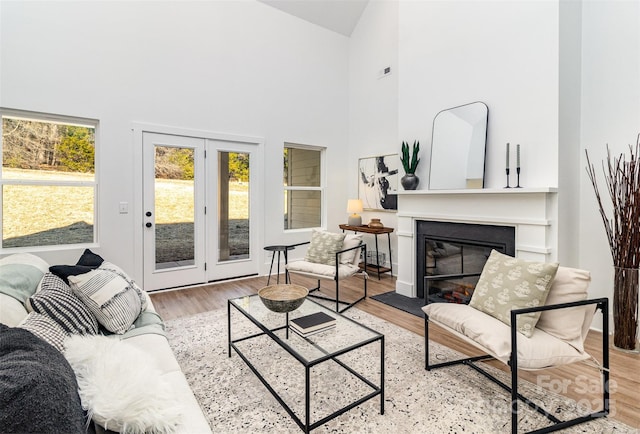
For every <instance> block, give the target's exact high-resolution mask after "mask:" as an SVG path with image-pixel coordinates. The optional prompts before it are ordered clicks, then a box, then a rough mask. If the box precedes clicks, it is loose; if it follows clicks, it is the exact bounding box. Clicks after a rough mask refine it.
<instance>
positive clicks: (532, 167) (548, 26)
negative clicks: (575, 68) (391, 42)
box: [398, 1, 558, 188]
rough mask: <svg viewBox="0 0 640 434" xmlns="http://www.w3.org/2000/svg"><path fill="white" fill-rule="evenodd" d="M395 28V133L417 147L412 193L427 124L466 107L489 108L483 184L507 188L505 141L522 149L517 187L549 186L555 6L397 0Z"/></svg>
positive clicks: (554, 127)
mask: <svg viewBox="0 0 640 434" xmlns="http://www.w3.org/2000/svg"><path fill="white" fill-rule="evenodd" d="M398 27H399V31H400V36H399V63H400V67H399V70H400V84H399V118H400V123H399V132H400V135H401V136H402V137H403V138H406V139H408V140H411V141H413V139H418V140H420V143H421V144H424V151H425V152H424V157H423V158H422V162H421V164H420V166H419V167H418V173H417V174H418V176H420V178H421V183H420V186H419V187H418V188H427V185H428V182H427V180H428V161H429V158H428V151H429V149H430V146H431V132H432V123H433V118H434V117H435V115H436V114H437V113H438V112H439V111H441V110H443V109H447V108H450V107H455V106H458V105H462V104H466V103H470V102H474V101H483V102H485V103H486V104H487V106H488V107H489V124H488V137H487V157H486V172H485V173H486V175H485V187H488V188H501V187H503V186H504V185H505V183H506V175H505V146H506V143H507V142H510V143H511V144H512V149H514V148H513V146H514V144H517V143H520V144H521V147H522V173H521V178H520V180H521V182H520V183H521V185H523V186H526V187H532V188H535V187H556V186H557V185H558V175H557V160H558V159H557V155H558V150H557V149H558V148H557V146H558V4H557V2H556V1H548V2H520V1H518V2H502V1H497V2H493V1H482V2H477V1H454V2H451V1H417V2H412V1H402V2H400V10H399V26H398ZM511 154H512V156H514V154H515V153H514V152H512V153H511ZM514 157H515V156H514ZM513 165H515V158H514V159H512V167H513ZM513 182H515V177H513V176H512V183H513Z"/></svg>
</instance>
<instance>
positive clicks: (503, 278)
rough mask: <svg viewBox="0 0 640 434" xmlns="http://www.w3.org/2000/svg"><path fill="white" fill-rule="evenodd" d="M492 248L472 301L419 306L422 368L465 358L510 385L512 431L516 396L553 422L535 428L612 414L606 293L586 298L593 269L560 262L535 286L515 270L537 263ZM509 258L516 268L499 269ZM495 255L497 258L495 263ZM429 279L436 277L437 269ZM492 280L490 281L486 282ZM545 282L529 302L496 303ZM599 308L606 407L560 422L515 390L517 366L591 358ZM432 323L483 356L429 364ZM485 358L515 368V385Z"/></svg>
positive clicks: (515, 422) (564, 425)
mask: <svg viewBox="0 0 640 434" xmlns="http://www.w3.org/2000/svg"><path fill="white" fill-rule="evenodd" d="M494 253H496V252H492V255H491V256H490V258H489V260H488V261H487V264H486V265H485V267H484V269H483V271H482V275H481V277H480V281H478V285H477V286H476V289H475V291H476V292H479V293H481V294H479V295H477V296H476V292H474V295H473V297H472V299H471V303H470V304H469V305H464V304H455V303H431V304H427V305H426V306H424V307H423V308H422V310H423V311H424V313H425V369H426V370H428V371H430V370H432V369H436V368H442V367H446V366H451V365H456V364H464V365H467V366H469V367H471V368H473V369H474V370H476V371H478V372H480V373H481V374H482V375H484V376H485V377H487V378H488V379H490V380H492V381H494V382H495V383H496V384H498V385H499V386H501V387H502V388H503V389H505V390H507V391H509V392H511V395H512V397H511V432H512V433H514V434H515V433H517V430H518V401H522V402H524V403H525V404H527V405H528V406H529V407H531V408H533V409H534V410H535V411H537V412H538V413H540V414H542V415H544V416H545V417H547V418H548V419H549V420H550V421H551V422H552V423H553V424H552V425H551V426H547V427H545V428H542V429H541V430H539V431H534V432H551V431H557V430H560V429H564V428H567V427H569V426H573V425H576V424H579V423H583V422H587V421H589V420H592V419H594V418H598V417H604V416H606V415H607V414H609V352H608V351H609V341H608V299H607V298H598V299H593V300H587V289H588V286H589V282H590V280H591V278H590V275H589V272H587V271H584V270H578V269H573V268H567V267H557V272H555V276H552V277H551V280H550V282H548V283H544V281H545V278H540V277H539V278H538V281H537V283H536V281H535V280H534V281H533V285H529V286H527V284H526V283H523V282H522V280H519V279H516V278H515V277H516V275H517V274H518V273H519V272H523V270H526V269H527V267H528V266H529V265H530V264H535V263H532V262H528V261H521V260H517V259H515V258H510V257H506V256H505V255H501V254H498V255H500V256H502V258H497V255H495V256H496V258H494ZM505 257H506V258H509V259H506V263H508V264H509V265H510V266H513V267H515V269H516V272H513V273H511V271H509V270H508V269H502V268H500V267H501V266H502V265H504V264H500V263H499V260H504V258H505ZM492 258H494V259H496V260H498V263H496V261H495V260H492ZM545 265H547V264H545ZM555 265H556V266H557V264H555ZM536 266H537V265H535V266H534V269H535V267H536ZM552 274H553V273H552ZM427 278H428V279H429V280H436V279H437V278H438V276H428V277H427ZM427 278H425V279H427ZM540 282H543V283H542V284H541V283H540ZM487 283H488V284H489V285H486V286H482V285H485V284H487ZM542 286H545V287H546V291H547V293H546V295H544V296H542V299H541V302H540V303H539V302H538V301H540V300H533V301H531V300H528V301H526V302H525V306H521V307H519V308H514V306H513V304H511V301H508V302H505V303H503V304H505V305H506V306H505V307H506V309H507V311H506V316H505V315H503V314H499V313H497V311H496V309H494V307H493V305H495V304H499V303H501V301H500V300H502V301H504V300H505V297H506V296H505V294H506V293H509V292H513V291H515V292H516V293H517V292H518V291H519V290H520V289H522V288H526V289H527V290H528V291H530V292H531V293H532V294H536V293H538V292H539V290H541V289H542V288H541V287H542ZM522 292H527V291H522ZM520 295H521V294H520ZM474 298H475V299H476V300H475V303H474ZM516 304H517V303H516ZM509 308H511V310H509ZM596 309H599V310H600V311H601V312H602V316H603V331H602V354H603V357H602V364H601V367H600V371H601V375H602V394H603V397H602V403H603V408H602V409H601V410H599V411H595V412H593V413H591V414H587V415H583V416H579V417H577V418H574V419H571V420H567V421H562V420H560V419H558V418H557V417H556V416H555V415H553V414H550V413H549V412H547V411H546V410H545V409H544V408H542V407H540V406H539V405H537V404H535V403H533V402H532V401H531V400H529V399H528V398H526V397H524V396H522V395H521V394H520V393H518V370H519V369H524V370H537V369H545V368H551V367H557V366H561V365H566V364H569V363H574V362H580V361H585V360H588V359H592V360H595V359H594V358H593V357H591V356H590V355H589V354H588V353H586V352H585V350H584V340H585V339H586V336H587V333H588V331H589V327H590V325H591V321H592V319H593V316H594V314H595V311H596ZM507 317H508V318H507ZM532 321H533V322H532ZM431 323H433V324H437V325H438V326H440V327H441V328H443V329H444V330H446V331H447V332H449V333H452V334H453V335H455V336H457V337H459V338H461V339H463V340H464V341H466V342H468V343H470V344H472V345H473V346H475V347H477V348H479V349H480V350H482V351H483V352H484V353H486V355H483V356H477V357H469V358H464V359H460V360H452V361H446V362H441V363H436V364H432V363H431V362H430V361H429V325H430V324H431ZM531 324H533V326H531ZM487 359H497V360H499V361H501V362H502V363H505V364H506V365H508V366H509V367H510V370H511V386H510V387H509V386H508V385H506V384H504V383H503V382H501V381H500V380H499V379H497V378H495V377H494V376H493V375H492V374H491V373H489V372H488V371H486V370H485V369H483V368H481V367H480V366H479V364H477V363H475V362H478V361H482V360H487Z"/></svg>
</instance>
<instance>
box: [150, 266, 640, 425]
mask: <svg viewBox="0 0 640 434" xmlns="http://www.w3.org/2000/svg"><path fill="white" fill-rule="evenodd" d="M273 279H274V277H273V276H272V278H271V281H272V283H273ZM280 280H281V281H282V280H283V279H282V278H281V279H280ZM266 282H267V279H266V277H255V278H249V279H242V280H236V281H227V282H220V283H214V284H210V285H206V286H199V287H193V288H185V289H180V290H171V291H164V292H154V293H152V294H151V298H152V300H153V303H154V305H155V307H156V309H157V310H158V313H160V315H161V316H162V317H163V318H164V319H165V320H168V319H172V318H178V317H185V316H190V315H194V314H196V313H200V312H206V311H210V310H215V309H221V308H226V305H227V299H229V298H235V297H240V296H243V295H248V294H255V293H257V292H258V289H260V288H262V287H263V286H265V285H266ZM294 283H297V284H300V285H304V286H307V287H313V286H315V281H314V280H311V279H305V278H302V277H299V276H296V277H295V278H294ZM322 286H323V292H326V293H327V294H331V292H332V290H333V289H334V288H333V285H332V283H331V282H323V285H322ZM340 288H341V291H340V298H341V299H342V298H343V297H344V298H345V299H347V300H348V299H355V298H357V297H356V294H359V293H361V292H362V281H361V279H360V278H358V277H353V278H350V279H347V280H345V281H344V282H341V285H340ZM394 289H395V278H393V277H390V276H389V275H386V276H382V279H381V280H378V279H377V278H375V277H374V276H372V277H371V278H370V279H369V283H368V295H369V296H372V295H376V294H381V293H384V292H389V291H392V290H394ZM333 292H335V291H333ZM350 297H351V298H350ZM357 307H358V308H359V309H361V310H363V311H365V312H368V313H370V314H372V315H375V316H378V317H380V318H383V319H385V320H387V321H389V322H392V323H394V324H396V325H398V326H400V327H403V328H405V329H407V330H410V331H412V332H414V333H417V334H419V335H421V336H424V320H423V319H422V318H419V317H417V316H414V315H411V314H409V313H406V312H403V311H401V310H398V309H396V308H393V307H391V306H387V305H385V304H383V303H380V302H377V301H375V300H372V299H369V298H367V299H366V300H364V301H362V302H360V303H359V304H358V305H357ZM430 337H431V339H432V340H433V341H435V342H438V343H440V344H443V345H446V346H448V347H450V348H453V349H455V350H458V351H461V352H463V353H466V354H469V355H475V354H479V353H478V351H477V350H476V349H475V348H474V347H472V346H470V345H469V344H467V343H465V342H463V341H461V340H458V339H456V338H455V337H454V336H452V335H450V334H448V333H446V332H444V331H442V330H440V329H438V328H437V327H430ZM600 337H601V335H600V334H599V333H597V332H593V331H592V332H591V333H590V334H589V336H588V338H587V341H586V349H587V351H588V352H589V354H591V355H593V356H594V357H596V358H597V359H598V360H601V354H602V350H601V349H602V344H601V341H600ZM491 363H492V364H493V365H494V366H496V367H498V368H501V369H504V370H507V369H506V367H505V366H504V365H503V364H502V363H499V362H491ZM610 364H611V365H610V366H611V411H612V415H611V416H610V417H613V418H615V419H617V420H620V421H621V422H624V423H626V424H628V425H631V426H632V427H634V428H640V355H638V354H634V355H632V354H627V353H623V352H621V351H618V350H616V349H611V351H610ZM443 369H446V368H443ZM521 378H523V379H526V380H528V381H531V382H533V383H538V384H541V385H543V386H545V385H546V386H547V387H550V389H551V390H553V391H555V392H558V393H562V394H564V395H566V396H568V397H570V398H572V399H574V400H576V401H579V402H583V403H586V402H589V403H592V404H591V405H592V408H593V409H594V410H595V409H599V408H601V407H600V404H601V399H602V395H601V394H600V393H599V392H598V391H597V390H594V389H597V386H598V385H599V384H600V383H599V375H598V373H597V371H596V370H595V369H594V368H591V367H589V366H586V365H584V364H582V363H576V364H573V365H568V366H565V367H562V368H557V369H553V370H541V371H535V372H527V371H521ZM565 385H566V386H565Z"/></svg>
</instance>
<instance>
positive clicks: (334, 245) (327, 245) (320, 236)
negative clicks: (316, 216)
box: [305, 229, 345, 266]
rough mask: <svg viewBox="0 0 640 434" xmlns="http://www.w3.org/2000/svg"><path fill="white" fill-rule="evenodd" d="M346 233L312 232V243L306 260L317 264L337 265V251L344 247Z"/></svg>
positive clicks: (315, 230)
mask: <svg viewBox="0 0 640 434" xmlns="http://www.w3.org/2000/svg"><path fill="white" fill-rule="evenodd" d="M344 237H345V234H336V233H332V232H326V231H320V230H317V229H314V230H313V232H312V233H311V243H310V245H309V248H308V249H307V255H306V256H305V260H306V261H308V262H315V263H317V264H326V265H333V266H335V265H336V252H337V251H338V250H341V249H342V244H343V242H344Z"/></svg>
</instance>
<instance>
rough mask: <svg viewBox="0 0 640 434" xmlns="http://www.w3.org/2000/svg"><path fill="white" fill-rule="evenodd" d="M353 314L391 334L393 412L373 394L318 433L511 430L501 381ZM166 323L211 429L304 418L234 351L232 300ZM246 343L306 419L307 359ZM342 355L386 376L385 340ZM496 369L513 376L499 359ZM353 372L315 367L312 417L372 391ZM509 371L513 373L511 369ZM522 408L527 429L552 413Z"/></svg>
mask: <svg viewBox="0 0 640 434" xmlns="http://www.w3.org/2000/svg"><path fill="white" fill-rule="evenodd" d="M232 312H234V311H233V310H232ZM232 315H233V316H232V320H233V324H234V326H233V334H234V337H237V336H239V335H236V332H237V333H250V332H252V331H255V330H257V329H255V326H254V325H252V324H251V323H249V322H248V321H246V319H244V317H242V316H241V315H240V314H238V313H233V314H232ZM346 315H348V316H350V317H351V318H353V319H354V320H356V321H358V322H360V323H362V324H364V325H366V326H368V327H370V328H372V329H374V330H377V331H378V332H380V333H382V334H384V335H385V348H384V350H385V405H384V406H385V413H384V415H381V414H380V398H379V397H375V398H373V399H371V400H369V401H367V402H365V403H364V404H361V405H360V406H358V407H356V408H354V409H351V410H349V411H348V412H346V413H344V414H342V415H341V416H339V417H337V418H336V419H333V420H331V421H329V422H328V423H327V424H325V425H323V426H321V427H319V428H317V429H316V430H314V431H313V432H314V433H315V432H318V433H392V432H393V433H395V432H402V433H462V432H466V433H498V432H509V431H510V420H511V419H510V411H509V395H508V394H506V393H505V392H504V391H503V390H502V389H500V388H499V387H498V386H496V385H494V384H493V383H491V382H489V381H487V380H486V379H484V377H481V376H480V374H478V373H476V372H475V371H473V370H471V369H470V368H468V367H464V366H457V367H450V368H444V369H438V370H435V371H431V372H427V371H425V369H424V349H423V346H424V338H423V337H421V336H419V335H416V334H414V333H412V332H409V331H407V330H405V329H402V328H400V327H397V326H395V325H393V324H391V323H388V322H386V321H384V320H382V319H379V318H377V317H374V316H372V315H369V314H367V313H365V312H362V311H360V310H358V309H355V308H353V309H350V310H349V311H347V313H346ZM166 326H167V336H168V338H169V342H170V344H171V347H172V348H173V350H174V352H175V355H176V358H177V359H178V362H179V364H180V366H181V368H182V370H183V372H184V374H185V376H186V378H187V380H188V382H189V384H190V385H191V387H192V389H193V391H194V394H195V396H196V398H197V400H198V402H199V403H200V406H201V407H202V409H203V412H204V414H205V415H206V417H207V418H208V420H209V423H210V424H211V427H212V430H213V432H224V433H240V432H243V433H245V432H277V433H299V432H300V428H299V427H298V425H297V424H296V423H295V422H294V421H293V420H292V419H291V417H290V416H289V415H288V414H287V412H286V411H285V410H284V409H283V408H282V407H281V406H280V404H279V403H278V402H277V401H276V399H275V398H274V397H273V396H272V395H271V394H270V393H269V392H268V391H267V389H266V388H265V387H264V385H263V384H262V383H260V381H259V380H258V379H257V377H256V376H255V375H254V374H253V373H252V372H251V370H250V369H249V368H248V367H247V365H246V364H245V363H244V362H243V361H242V360H241V359H240V357H239V356H238V355H237V354H235V352H234V353H233V354H232V356H231V357H229V356H228V353H227V336H228V335H227V312H226V309H223V310H217V311H212V312H206V313H202V314H198V315H194V316H191V317H186V318H180V319H176V320H170V321H167V323H166ZM241 344H242V345H244V346H243V347H242V350H243V352H246V354H247V355H248V356H249V357H250V358H251V360H252V361H253V362H254V363H256V365H257V367H258V369H259V370H260V372H261V373H262V374H263V375H264V376H265V377H267V378H268V379H269V381H270V383H271V384H272V385H275V388H276V390H277V391H278V392H279V393H280V394H281V395H282V396H283V399H284V400H285V401H286V402H287V403H288V404H289V405H290V406H291V407H292V408H293V410H294V412H295V413H296V414H297V415H298V416H299V417H301V418H302V419H303V415H304V404H303V403H304V389H303V386H304V369H303V368H302V367H301V365H300V364H299V363H298V362H296V361H295V360H293V358H292V357H290V356H289V355H288V354H287V353H285V352H284V350H282V349H281V348H280V347H279V346H277V345H275V344H273V343H272V341H271V340H270V339H269V338H268V337H264V339H262V338H258V339H250V340H246V341H243V342H242V343H241ZM431 345H432V347H431V351H432V355H433V357H435V358H437V359H439V360H446V359H451V358H454V357H456V356H458V355H459V354H458V353H456V352H455V351H453V350H451V349H449V348H447V347H444V346H441V345H437V344H435V343H431ZM342 361H344V362H345V363H347V364H349V365H350V366H352V367H354V368H356V369H357V370H358V371H359V372H360V373H362V374H363V375H365V376H367V378H369V379H370V380H371V381H373V382H374V383H376V384H377V382H378V381H379V378H380V373H379V370H378V367H377V366H378V364H379V345H369V346H367V347H364V348H363V349H361V350H358V351H356V352H354V353H348V354H347V355H345V356H343V358H342ZM493 371H496V373H498V375H502V376H503V378H504V377H506V376H505V375H504V374H503V373H502V372H499V371H498V370H496V369H493ZM350 377H351V375H350V374H347V373H346V371H345V370H343V369H339V368H338V365H337V364H336V363H334V362H331V361H329V362H326V363H323V364H321V365H319V366H317V367H315V368H313V369H312V378H311V384H312V385H314V386H313V387H312V395H311V396H312V397H311V400H312V403H311V407H312V412H311V414H312V421H315V420H318V419H319V418H321V417H323V416H325V415H326V414H329V412H331V411H333V410H334V409H335V408H336V406H340V405H343V404H344V403H345V402H347V401H349V400H354V397H356V398H357V397H358V396H362V395H364V393H366V392H368V391H370V390H369V389H366V392H363V391H364V390H365V389H364V388H363V386H362V385H361V384H362V383H361V382H359V381H355V377H353V378H350ZM505 381H506V382H507V383H508V381H509V380H508V378H505ZM316 384H318V386H315V385H316ZM520 390H521V392H523V394H525V395H526V396H528V397H530V398H533V399H534V400H537V401H538V402H539V403H543V404H544V405H545V407H546V408H547V409H550V410H551V411H552V413H554V414H555V415H556V416H557V417H559V418H560V419H568V418H570V417H571V416H573V415H574V414H576V413H579V414H584V413H585V409H584V408H580V407H579V406H578V405H577V404H576V402H575V401H572V400H570V399H567V398H564V397H562V396H560V395H555V394H552V393H550V392H546V391H544V390H542V389H540V388H538V387H537V386H535V385H533V384H530V383H527V382H524V381H522V384H521V389H520ZM359 394H361V395H359ZM523 406H524V405H521V407H523ZM586 410H590V409H586ZM519 417H520V430H521V431H525V430H527V431H528V430H531V429H534V428H539V427H542V426H546V425H547V424H548V421H547V420H546V419H545V418H544V417H542V416H540V415H538V414H537V413H535V412H532V411H530V410H528V409H526V410H522V411H521V413H520V415H519ZM563 432H567V433H584V432H589V433H594V432H597V433H635V432H636V430H635V429H632V428H630V427H628V426H626V425H624V424H622V423H619V422H617V421H615V420H613V419H598V420H595V421H591V422H589V423H586V424H582V425H578V426H577V427H573V428H570V429H568V430H565V431H563Z"/></svg>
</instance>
